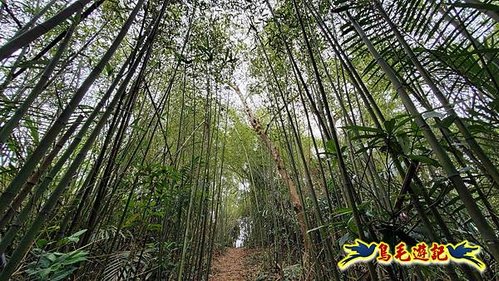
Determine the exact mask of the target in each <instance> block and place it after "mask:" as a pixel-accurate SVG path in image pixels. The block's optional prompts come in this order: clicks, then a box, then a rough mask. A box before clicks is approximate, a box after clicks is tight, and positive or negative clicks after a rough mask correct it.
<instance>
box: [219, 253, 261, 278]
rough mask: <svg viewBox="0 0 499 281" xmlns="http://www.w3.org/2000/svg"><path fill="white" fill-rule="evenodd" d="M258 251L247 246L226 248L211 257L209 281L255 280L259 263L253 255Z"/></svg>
mask: <svg viewBox="0 0 499 281" xmlns="http://www.w3.org/2000/svg"><path fill="white" fill-rule="evenodd" d="M256 255H258V251H257V250H255V249H248V248H227V249H226V250H225V251H224V252H222V253H220V254H219V255H217V256H215V257H214V259H213V267H212V271H211V272H212V274H211V276H210V279H209V280H210V281H227V280H231V281H232V280H233V281H238V280H241V281H244V280H255V277H256V276H257V274H258V272H259V269H260V265H259V264H258V262H257V259H255V258H254V257H255V256H256Z"/></svg>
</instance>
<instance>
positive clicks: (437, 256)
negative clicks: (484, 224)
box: [338, 239, 485, 272]
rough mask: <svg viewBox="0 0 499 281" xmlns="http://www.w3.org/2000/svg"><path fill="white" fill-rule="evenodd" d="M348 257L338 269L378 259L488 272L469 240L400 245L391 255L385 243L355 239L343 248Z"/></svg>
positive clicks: (341, 262) (477, 250) (385, 262)
mask: <svg viewBox="0 0 499 281" xmlns="http://www.w3.org/2000/svg"><path fill="white" fill-rule="evenodd" d="M343 250H344V251H345V253H346V256H345V257H344V258H343V259H342V260H341V261H339V262H338V267H339V268H340V269H341V270H345V269H347V268H348V267H350V266H352V265H354V264H356V263H360V262H369V261H371V260H373V259H374V258H376V261H377V262H378V263H380V264H385V265H386V264H390V263H392V262H396V263H399V264H401V265H411V264H424V265H432V264H442V265H443V264H448V263H449V262H451V261H452V262H455V263H464V264H467V265H469V266H471V267H474V268H475V269H477V270H478V271H480V272H482V271H484V270H485V264H484V263H483V262H482V261H481V260H480V259H478V258H477V255H478V254H479V253H480V250H481V249H480V246H476V245H472V244H470V243H469V242H468V241H466V240H465V241H463V242H460V243H458V244H439V243H435V242H433V243H431V246H430V245H428V244H426V243H425V242H420V243H418V244H416V245H415V246H414V247H412V248H411V249H410V250H409V249H408V248H407V245H406V243H405V242H400V243H398V244H397V245H396V246H395V251H394V252H390V246H389V245H388V244H387V243H385V242H380V243H376V242H371V243H366V242H364V241H362V240H359V239H355V241H354V243H353V244H345V245H343Z"/></svg>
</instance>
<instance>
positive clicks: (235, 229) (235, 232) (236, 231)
mask: <svg viewBox="0 0 499 281" xmlns="http://www.w3.org/2000/svg"><path fill="white" fill-rule="evenodd" d="M239 232H240V229H239V223H237V224H236V225H234V227H233V228H232V231H231V235H230V237H231V238H232V239H231V241H232V247H236V240H237V238H239Z"/></svg>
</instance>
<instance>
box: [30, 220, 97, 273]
mask: <svg viewBox="0 0 499 281" xmlns="http://www.w3.org/2000/svg"><path fill="white" fill-rule="evenodd" d="M85 231H86V229H84V230H80V231H78V232H76V233H74V234H73V235H71V236H68V237H64V238H62V239H61V240H59V241H58V242H57V245H58V246H60V247H63V246H67V245H71V244H76V243H78V241H79V240H80V236H81V235H82V234H83V233H85ZM48 244H50V243H48V242H47V240H38V241H37V243H36V245H37V248H34V249H33V250H32V253H33V256H34V257H35V259H36V260H35V261H33V262H31V263H30V264H28V266H27V269H26V270H25V272H26V273H27V274H28V275H29V276H30V277H31V278H33V279H35V280H39V281H59V280H65V279H66V278H68V277H69V276H70V275H71V274H72V273H73V272H74V271H75V270H76V269H77V268H78V267H77V265H78V264H79V263H81V262H85V261H87V260H88V255H89V252H88V251H85V250H83V249H77V250H74V251H70V252H64V253H61V252H56V251H49V252H48V251H45V250H43V247H45V246H46V245H48Z"/></svg>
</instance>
